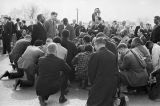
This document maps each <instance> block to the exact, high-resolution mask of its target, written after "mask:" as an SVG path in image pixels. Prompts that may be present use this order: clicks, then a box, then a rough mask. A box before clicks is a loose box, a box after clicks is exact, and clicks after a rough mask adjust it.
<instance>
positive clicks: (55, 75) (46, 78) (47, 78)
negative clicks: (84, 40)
mask: <svg viewBox="0 0 160 106" xmlns="http://www.w3.org/2000/svg"><path fill="white" fill-rule="evenodd" d="M61 71H62V72H64V73H65V74H67V73H69V71H70V68H69V67H68V65H67V64H66V63H65V61H64V60H62V59H60V58H58V57H56V56H54V55H53V54H49V55H47V56H44V57H41V58H40V59H39V61H38V73H39V76H38V80H37V84H36V92H37V95H40V96H49V95H51V94H54V93H56V92H57V91H58V90H59V88H60V83H61V82H60V80H61V78H60V72H61Z"/></svg>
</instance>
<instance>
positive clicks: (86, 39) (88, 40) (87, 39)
mask: <svg viewBox="0 0 160 106" xmlns="http://www.w3.org/2000/svg"><path fill="white" fill-rule="evenodd" d="M83 40H84V41H85V42H86V43H89V42H91V37H90V36H89V35H85V36H84V37H83Z"/></svg>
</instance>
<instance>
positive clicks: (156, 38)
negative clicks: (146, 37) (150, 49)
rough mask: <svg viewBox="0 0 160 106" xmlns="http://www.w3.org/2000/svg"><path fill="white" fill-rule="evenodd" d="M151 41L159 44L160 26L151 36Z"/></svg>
mask: <svg viewBox="0 0 160 106" xmlns="http://www.w3.org/2000/svg"><path fill="white" fill-rule="evenodd" d="M151 41H152V42H154V43H157V42H159V41H160V25H159V26H157V27H155V28H154V29H153V31H152V34H151Z"/></svg>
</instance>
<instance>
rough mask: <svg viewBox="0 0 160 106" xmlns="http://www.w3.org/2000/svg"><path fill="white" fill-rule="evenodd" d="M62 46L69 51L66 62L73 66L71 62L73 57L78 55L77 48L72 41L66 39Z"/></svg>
mask: <svg viewBox="0 0 160 106" xmlns="http://www.w3.org/2000/svg"><path fill="white" fill-rule="evenodd" d="M62 46H63V47H65V48H66V49H67V50H68V54H67V59H66V61H67V63H68V64H69V65H71V61H72V59H73V57H74V56H75V55H76V54H77V47H76V45H75V44H74V43H72V42H71V41H68V40H64V39H62Z"/></svg>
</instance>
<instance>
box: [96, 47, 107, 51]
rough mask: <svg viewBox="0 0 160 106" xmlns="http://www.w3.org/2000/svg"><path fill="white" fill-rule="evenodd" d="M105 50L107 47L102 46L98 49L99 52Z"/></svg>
mask: <svg viewBox="0 0 160 106" xmlns="http://www.w3.org/2000/svg"><path fill="white" fill-rule="evenodd" d="M104 50H107V48H106V47H101V48H100V49H99V50H98V52H100V51H104Z"/></svg>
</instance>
